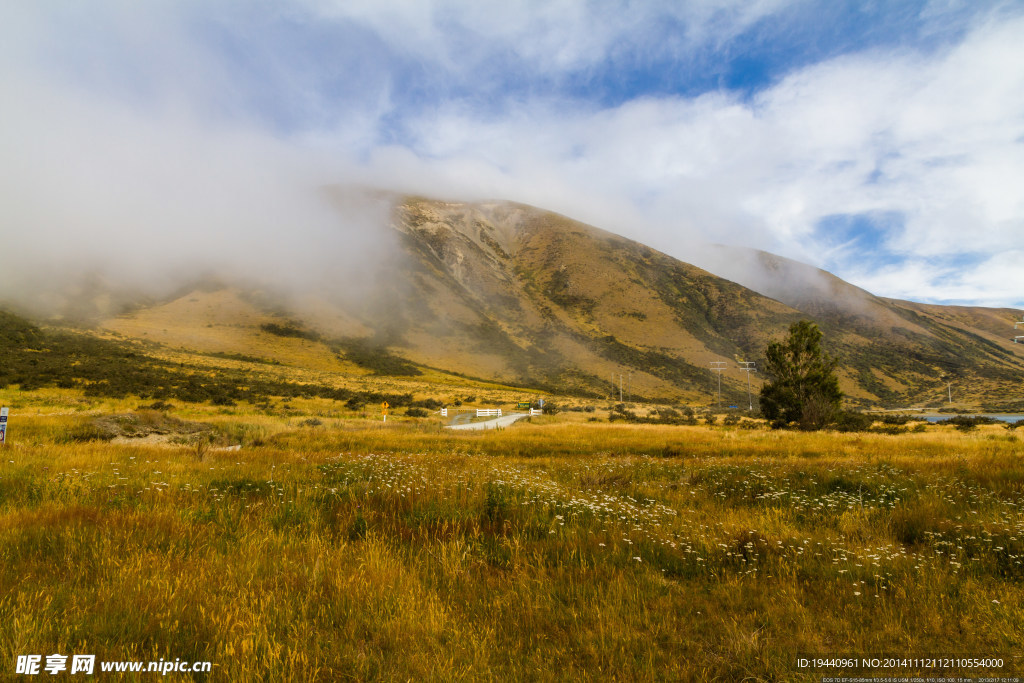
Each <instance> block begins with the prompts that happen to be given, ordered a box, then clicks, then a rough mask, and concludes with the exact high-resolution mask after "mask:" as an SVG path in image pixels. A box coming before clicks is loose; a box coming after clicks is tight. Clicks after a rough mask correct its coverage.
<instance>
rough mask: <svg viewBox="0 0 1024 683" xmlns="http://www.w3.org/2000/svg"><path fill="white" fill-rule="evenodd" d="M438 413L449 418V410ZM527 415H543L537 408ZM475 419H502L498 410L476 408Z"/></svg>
mask: <svg viewBox="0 0 1024 683" xmlns="http://www.w3.org/2000/svg"><path fill="white" fill-rule="evenodd" d="M440 412H441V417H442V418H446V417H449V409H446V408H442V409H441V411H440ZM529 415H530V416H531V417H532V416H537V415H544V411H542V410H541V409H539V408H531V409H529ZM476 417H478V418H500V417H502V409H500V408H478V409H476Z"/></svg>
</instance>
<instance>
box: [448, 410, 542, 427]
mask: <svg viewBox="0 0 1024 683" xmlns="http://www.w3.org/2000/svg"><path fill="white" fill-rule="evenodd" d="M524 417H530V416H529V415H528V414H527V413H511V414H510V415H502V416H501V417H496V418H494V419H493V420H486V421H484V422H470V423H467V424H455V425H447V426H446V427H445V429H494V428H496V427H507V426H509V425H510V424H512V423H513V422H515V421H516V420H521V419H523V418H524Z"/></svg>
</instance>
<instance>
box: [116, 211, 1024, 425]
mask: <svg viewBox="0 0 1024 683" xmlns="http://www.w3.org/2000/svg"><path fill="white" fill-rule="evenodd" d="M391 215H392V218H391V223H390V226H382V229H385V231H386V233H387V234H388V235H389V236H390V238H392V239H393V240H394V241H395V246H396V248H395V249H393V250H392V256H391V257H390V258H389V259H388V260H387V262H386V264H385V265H384V266H383V267H382V268H381V269H380V270H379V272H378V274H377V276H376V279H375V280H374V281H372V282H364V283H363V284H362V286H361V288H360V293H359V295H358V296H355V297H353V296H351V295H343V293H341V292H336V291H324V292H318V294H317V296H316V297H311V296H306V297H297V296H291V297H287V298H285V297H278V296H276V295H272V294H271V293H268V292H254V291H251V290H246V289H241V288H237V287H236V288H230V287H226V286H225V287H222V288H219V289H218V288H217V287H212V288H211V287H206V288H205V289H200V290H196V291H190V292H188V293H186V294H184V295H182V296H178V297H176V298H173V299H172V300H168V301H164V302H158V303H156V304H153V305H147V306H145V307H139V308H138V309H137V310H135V311H133V312H132V313H131V314H130V315H129V316H120V317H114V318H109V319H107V320H106V322H105V323H104V326H105V327H106V328H107V329H109V330H112V331H116V332H119V333H121V334H124V335H127V336H134V337H139V336H141V335H145V338H146V339H149V340H151V341H157V342H162V343H165V344H171V345H174V346H183V347H188V348H196V349H199V350H204V351H214V352H230V353H253V349H256V350H257V351H258V352H259V353H258V354H257V355H261V354H262V355H266V356H268V357H275V358H277V360H278V361H280V362H286V363H297V364H304V365H307V366H313V367H318V368H322V369H323V370H330V371H336V372H341V371H345V369H346V368H348V369H349V370H351V369H352V368H353V367H354V366H359V362H358V361H359V360H360V358H362V367H364V368H365V367H371V366H373V365H374V363H377V366H379V367H378V368H377V371H378V372H379V371H380V368H381V367H384V366H387V367H390V368H391V371H389V372H391V373H392V374H401V372H409V371H410V370H409V369H410V368H412V367H414V366H415V367H417V368H419V369H420V370H417V371H422V369H424V368H436V369H440V370H444V371H448V372H455V373H461V374H463V375H466V376H470V377H475V378H481V379H486V380H492V381H499V382H503V383H509V384H513V385H519V386H529V387H535V388H541V389H544V390H546V391H550V392H554V393H563V394H564V393H574V394H581V395H592V396H599V397H608V398H611V397H615V398H617V397H618V396H619V392H620V385H621V392H622V395H623V398H627V397H633V398H636V397H646V398H651V399H660V400H672V401H685V402H698V403H708V402H709V401H713V400H714V398H712V396H713V395H714V394H715V392H716V391H717V386H718V385H717V381H718V378H717V377H716V376H715V375H713V374H712V372H711V370H710V369H709V363H711V362H716V361H717V362H723V361H724V362H725V363H726V364H727V368H726V369H725V371H724V372H723V374H722V377H721V380H722V399H723V402H724V403H726V404H736V405H745V404H746V401H747V377H746V375H745V374H744V373H743V372H742V371H741V370H739V369H738V366H737V364H736V361H739V360H753V361H760V360H761V358H762V354H763V350H764V347H765V344H766V343H767V341H768V340H769V339H770V338H772V337H778V336H781V335H783V334H785V332H786V329H787V328H788V326H789V325H790V324H791V323H792V322H794V321H796V320H799V319H802V318H809V319H812V320H815V321H817V322H818V323H819V324H820V325H821V327H822V329H823V330H824V332H825V344H826V348H827V349H828V350H829V351H830V352H831V353H833V354H834V355H836V356H837V357H838V358H839V359H840V374H841V383H842V386H843V389H844V391H845V392H846V393H847V394H848V396H849V398H850V400H851V401H852V402H854V403H855V404H861V405H885V406H906V405H911V404H920V405H924V404H930V405H932V406H934V407H938V406H940V405H941V404H942V402H943V400H944V399H945V398H946V397H947V383H952V386H953V392H954V394H955V395H954V399H955V400H957V401H959V402H965V401H966V402H971V403H973V404H975V405H980V404H986V405H990V406H993V407H998V406H1000V405H1007V406H1009V405H1012V404H1013V402H1014V401H1016V402H1020V401H1021V400H1022V398H1024V397H1022V396H1021V393H1022V392H1021V386H1022V382H1024V345H1019V344H1013V343H1011V341H1010V337H1011V336H1012V324H1011V323H1012V320H1013V317H1014V315H1016V316H1019V315H1020V312H1018V311H1012V310H1009V309H983V308H965V307H946V306H930V305H924V304H915V303H910V302H904V301H894V300H889V299H883V298H880V297H876V296H873V295H872V294H870V293H869V292H866V291H864V290H861V289H859V288H856V287H854V286H853V285H850V284H849V283H846V282H843V281H842V280H840V279H838V278H836V277H834V276H832V275H830V274H828V273H825V272H824V271H820V270H817V269H814V268H811V267H810V266H807V265H804V264H800V263H797V262H794V261H790V260H787V259H783V258H780V257H777V256H773V255H770V254H766V253H763V252H753V251H750V250H732V251H730V252H728V253H727V254H725V255H726V257H727V258H724V259H720V260H721V261H723V262H725V263H728V264H730V269H729V272H728V273H726V277H728V278H729V279H725V278H723V277H720V276H717V275H713V274H712V273H710V272H708V271H706V270H702V269H700V268H698V267H696V266H693V265H690V264H688V263H684V262H682V261H679V260H677V259H674V258H672V257H670V256H668V255H666V254H663V253H661V252H658V251H656V250H654V249H651V248H648V247H646V246H644V245H642V244H639V243H637V242H634V241H631V240H628V239H625V238H623V237H620V236H617V235H614V234H611V233H608V232H605V231H602V230H600V229H598V228H594V227H592V226H588V225H584V224H582V223H579V222H576V221H574V220H571V219H570V218H567V217H564V216H560V215H557V214H554V213H551V212H548V211H543V210H541V209H537V208H533V207H529V206H525V205H521V204H515V203H510V202H483V203H465V202H445V201H437V200H432V199H426V198H418V197H406V198H402V199H401V200H400V201H398V202H396V205H395V207H394V210H393V212H392V214H391ZM694 256H695V258H696V257H698V256H700V254H698V253H696V252H695V253H694ZM275 325H276V326H277V327H276V328H275V327H274V326H275ZM268 326H269V327H268ZM275 329H276V331H277V332H281V330H286V332H285V334H284V336H286V337H287V336H291V337H292V342H293V344H294V343H297V342H298V341H301V344H302V350H301V351H300V350H299V349H298V347H297V348H296V349H293V351H292V352H288V353H285V352H283V351H281V350H280V349H279V348H277V346H275V344H279V342H280V339H277V340H276V341H275V340H274V338H275V334H274V330H275ZM268 330H270V332H268ZM287 330H291V332H290V333H289V332H287ZM276 336H277V337H280V336H281V335H280V334H278V335H276ZM275 349H276V350H275ZM275 354H276V356H275ZM367 354H369V356H367ZM367 357H373V358H377V359H378V360H377V361H373V362H370V363H369V366H368V365H367V362H368V361H367V360H366V359H367ZM380 358H390V359H393V361H388V362H384V361H380V360H379V359H380ZM399 361H400V362H399ZM403 363H404V365H403ZM759 365H760V364H759ZM402 368H405V370H402ZM750 379H751V381H752V384H753V389H754V391H755V392H756V390H757V388H758V385H759V382H760V379H759V377H758V375H756V374H755V375H752V376H751V378H750Z"/></svg>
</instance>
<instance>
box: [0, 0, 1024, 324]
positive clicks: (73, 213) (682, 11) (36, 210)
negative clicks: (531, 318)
mask: <svg viewBox="0 0 1024 683" xmlns="http://www.w3.org/2000/svg"><path fill="white" fill-rule="evenodd" d="M485 6H486V7H487V8H488V9H487V10H486V11H485V9H484V7H485ZM835 7H836V6H835V5H833V4H832V3H814V2H810V3H808V2H795V1H794V2H786V1H784V0H777V1H766V2H757V3H748V2H743V3H740V2H737V3H721V2H715V3H701V2H697V3H650V2H645V3H635V4H634V3H627V2H605V3H596V4H588V5H583V4H581V3H577V2H552V3H537V4H531V3H512V4H506V5H502V6H501V8H499V7H498V6H497V5H493V4H491V3H484V4H480V3H472V2H441V1H437V2H426V3H420V2H401V1H398V0H396V1H395V2H377V1H375V2H366V3H359V2H337V3H332V2H304V3H294V4H290V5H287V6H284V7H282V6H280V5H279V4H277V3H261V2H227V3H215V4H210V3H199V2H177V3H171V2H153V3H127V2H118V1H117V0H109V1H106V2H96V3H88V4H87V5H86V4H82V3H73V2H64V3H61V2H55V3H21V4H16V3H9V4H7V5H6V6H5V7H4V8H2V9H0V101H3V102H4V105H3V107H2V108H0V298H4V299H7V300H10V299H12V298H13V299H17V300H20V301H28V300H30V299H31V300H33V301H35V302H36V303H39V302H45V301H46V300H47V297H48V296H49V295H50V293H51V292H53V291H56V290H57V289H59V285H67V284H68V283H71V282H80V281H82V280H83V279H88V278H89V277H101V278H105V279H106V280H108V281H109V282H111V283H112V284H114V285H116V286H119V287H131V288H137V289H151V290H154V291H157V290H162V289H166V288H167V287H170V286H173V285H174V284H175V283H176V282H179V281H180V280H181V278H182V277H193V276H195V275H198V274H204V273H206V274H208V273H211V272H212V273H221V274H223V275H225V276H227V277H247V278H250V279H252V280H253V281H262V282H274V283H278V284H281V285H284V286H287V287H292V288H300V289H301V288H309V287H316V288H323V287H330V288H339V287H345V286H347V284H348V283H358V282H360V281H363V280H365V279H367V278H368V277H371V271H372V269H373V264H374V263H376V262H377V261H378V259H379V258H382V257H383V255H384V254H386V252H387V250H388V242H387V239H386V237H385V235H386V234H387V231H386V230H383V229H381V228H382V226H383V225H384V224H385V223H386V220H387V217H386V209H385V208H384V207H383V206H382V205H381V204H380V203H378V202H373V201H368V202H364V201H359V200H355V199H352V197H355V196H356V195H349V199H348V200H346V201H345V202H343V206H342V207H341V209H340V210H339V206H338V201H337V197H334V198H332V197H331V196H329V195H327V194H325V193H324V192H323V188H324V187H325V186H335V185H354V186H367V187H382V188H389V189H394V190H397V191H412V192H419V193H424V194H433V195H438V196H444V197H454V198H460V199H483V198H506V199H512V200H517V201H523V202H527V203H531V204H535V205H538V206H541V207H543V208H548V209H552V210H556V211H559V212H561V213H565V214H568V215H571V216H573V217H574V218H578V219H581V220H584V221H587V222H590V223H593V224H595V225H598V226H600V227H603V228H607V229H610V230H613V231H616V232H620V233H623V234H626V235H628V236H630V237H632V238H635V239H638V240H640V241H643V242H646V243H649V244H651V245H653V246H656V247H658V248H660V249H662V250H664V251H666V252H668V253H670V254H672V255H673V256H676V257H678V258H681V259H683V260H698V262H699V258H700V255H701V254H707V253H711V252H707V251H704V250H698V249H696V248H695V246H694V245H696V244H698V243H700V242H721V243H725V244H735V245H742V246H750V247H756V248H760V249H766V250H769V251H774V252H777V253H781V254H783V255H786V256H789V257H792V258H795V259H798V260H802V261H806V262H808V263H811V264H813V265H816V266H820V267H824V268H826V269H828V270H831V271H832V272H835V273H836V274H837V275H839V276H840V277H843V278H845V279H847V280H850V281H851V282H853V283H855V284H857V285H860V286H862V287H865V288H866V289H869V290H871V291H873V292H875V293H877V294H881V295H886V296H897V297H901V298H910V299H916V300H930V301H956V302H963V303H976V304H986V305H1015V306H1021V305H1024V194H1021V192H1020V191H1019V187H1018V186H1019V184H1020V178H1022V177H1024V68H1022V67H1021V65H1022V64H1024V47H1022V43H1021V41H1020V40H1019V36H1021V35H1024V11H1022V10H1021V9H1020V6H1019V5H1013V4H1010V5H1001V4H997V3H970V4H966V5H958V4H956V3H927V2H919V3H903V4H901V8H900V9H899V10H897V9H890V10H886V11H878V10H877V9H873V8H872V7H873V6H870V5H865V6H864V7H861V8H854V9H850V10H844V11H842V12H841V11H839V10H837V9H835ZM704 265H707V266H709V267H711V268H712V269H714V266H715V264H714V263H712V262H705V263H704Z"/></svg>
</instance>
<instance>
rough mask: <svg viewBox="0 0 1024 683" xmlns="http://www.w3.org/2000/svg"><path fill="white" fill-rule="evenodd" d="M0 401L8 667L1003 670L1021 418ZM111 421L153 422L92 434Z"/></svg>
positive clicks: (1014, 609) (272, 674) (1021, 502)
mask: <svg viewBox="0 0 1024 683" xmlns="http://www.w3.org/2000/svg"><path fill="white" fill-rule="evenodd" d="M0 399H2V400H3V401H4V404H5V405H11V404H15V405H20V406H21V407H20V409H18V410H14V411H12V417H11V431H10V435H9V441H8V445H7V446H6V447H4V448H3V450H0V456H2V458H0V662H2V663H3V664H2V666H3V667H5V669H6V670H5V671H4V674H5V675H8V674H11V673H12V672H13V671H14V668H13V667H14V662H15V660H16V658H17V657H18V656H19V655H25V654H41V655H43V656H44V660H45V655H48V654H51V653H62V654H64V655H72V654H95V655H96V656H97V659H98V660H133V659H136V660H146V661H151V660H158V659H161V658H163V659H165V660H174V659H176V658H180V659H181V660H189V661H210V662H212V663H213V669H212V673H210V674H209V675H197V676H196V680H218V681H219V680H227V681H240V680H246V681H317V680H446V681H447V680H555V679H568V680H630V681H632V680H721V681H739V680H752V681H757V680H820V678H821V677H822V676H823V675H832V674H836V673H840V672H839V671H838V670H836V669H833V668H825V669H823V668H817V669H813V670H812V669H809V668H806V667H805V668H801V667H799V666H798V665H797V662H798V660H799V659H801V658H810V659H812V660H813V659H814V658H815V657H817V658H823V657H824V658H837V657H840V658H841V657H856V658H857V659H858V660H859V659H860V658H868V657H879V658H884V657H886V656H902V657H909V658H918V659H921V658H932V657H939V658H941V657H951V656H960V657H971V658H996V659H1001V660H1002V666H1001V667H998V668H981V669H978V668H971V667H969V666H968V667H964V666H956V665H954V666H947V667H946V668H941V666H940V665H941V661H940V662H938V663H937V664H934V665H933V663H931V662H927V663H921V662H918V663H917V665H916V666H915V665H913V664H914V663H913V662H910V663H906V662H904V665H903V666H901V667H897V668H895V669H889V670H878V669H863V668H847V669H845V671H844V672H845V673H846V674H847V675H854V674H856V675H868V674H873V675H910V674H914V673H918V674H924V675H981V674H990V675H1011V674H1013V673H1015V674H1017V675H1020V674H1021V673H1022V672H1024V666H1022V661H1021V659H1020V653H1021V640H1022V634H1024V607H1022V605H1024V564H1022V563H1024V510H1022V506H1024V463H1022V455H1024V443H1022V439H1021V434H1020V433H1019V431H1020V430H1014V431H1011V430H1007V429H1004V428H1002V427H999V426H982V427H980V428H977V429H974V430H973V431H969V432H965V431H958V430H956V429H953V428H952V427H949V426H929V427H927V429H924V431H917V432H906V433H901V434H878V433H870V434H866V433H849V434H840V433H834V432H822V433H800V432H777V431H769V430H767V429H764V428H755V429H750V428H747V429H743V428H740V427H739V426H736V425H732V426H723V425H718V426H708V425H700V426H663V425H638V424H622V423H614V424H609V423H608V422H606V421H601V422H586V421H585V419H586V418H585V417H584V416H582V415H566V414H562V415H555V416H550V417H549V416H544V417H541V418H536V419H534V420H533V421H532V422H530V423H520V424H518V425H516V426H514V427H512V428H508V429H506V430H501V431H488V432H482V433H465V432H463V433H450V432H447V431H444V430H442V429H441V427H440V424H439V422H438V421H436V420H414V419H406V418H397V417H396V418H393V419H389V421H388V423H387V424H386V425H384V424H382V423H381V422H380V421H379V418H377V419H371V418H370V417H368V416H364V414H361V413H356V412H352V411H349V412H346V411H345V410H343V409H341V408H334V407H332V406H333V404H332V402H330V401H327V400H325V399H315V398H314V399H308V400H303V399H295V400H294V401H292V402H291V403H290V404H289V407H288V409H287V410H284V409H280V410H277V411H274V410H270V411H267V410H265V409H257V408H252V407H247V406H246V405H245V404H239V405H237V406H234V407H224V406H219V407H218V406H200V405H192V404H189V405H181V406H177V407H173V408H170V409H169V412H161V411H159V410H154V409H147V410H141V409H139V407H138V403H139V402H138V401H137V400H135V401H132V400H129V399H86V398H81V397H77V398H76V395H74V393H73V392H63V393H62V392H60V391H57V390H53V389H51V390H45V389H41V390H39V391H37V392H35V393H32V392H21V393H19V392H18V391H17V390H14V389H6V390H2V391H0ZM117 414H119V415H133V416H134V417H133V418H132V419H134V420H136V421H137V423H138V424H142V425H146V424H148V425H151V428H152V429H157V430H158V431H159V430H160V429H162V430H163V431H165V432H166V431H169V432H171V434H169V435H168V434H164V435H163V437H164V438H163V439H162V440H161V439H153V438H123V437H122V438H117V439H112V440H111V439H109V435H108V436H106V437H101V436H98V435H97V434H96V432H95V431H94V429H93V427H90V425H95V424H96V420H97V419H100V418H103V417H104V416H110V415H117ZM195 424H202V425H205V426H206V427H207V428H208V431H201V432H197V431H194V429H193V428H186V427H183V426H182V425H186V426H187V425H195ZM158 428H159V429H158ZM190 429H192V431H190ZM142 431H145V430H142ZM139 433H141V432H139ZM175 433H177V436H175ZM197 435H206V436H205V437H204V438H199V437H198V436H197ZM229 446H240V448H234V449H230V450H229V449H228V448H227V447H229ZM156 676H157V674H152V673H150V674H145V673H144V674H136V675H133V674H122V675H119V676H118V680H153V679H154V677H156ZM48 678H50V677H49V676H48ZM67 678H68V679H70V680H73V679H75V678H77V676H68V677H67ZM175 678H178V679H182V680H187V679H188V678H187V677H186V676H184V675H180V674H178V675H171V676H170V679H172V680H173V679H175Z"/></svg>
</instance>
